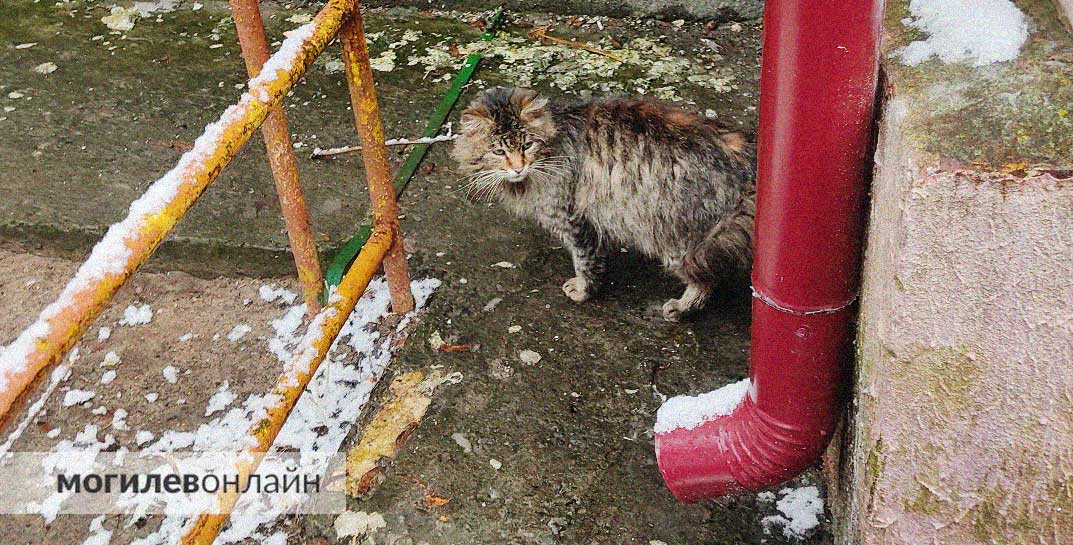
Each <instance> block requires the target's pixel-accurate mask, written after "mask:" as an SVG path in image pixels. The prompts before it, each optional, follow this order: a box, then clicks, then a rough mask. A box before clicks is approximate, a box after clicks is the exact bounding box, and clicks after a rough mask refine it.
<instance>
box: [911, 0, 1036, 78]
mask: <svg viewBox="0 0 1073 545" xmlns="http://www.w3.org/2000/svg"><path fill="white" fill-rule="evenodd" d="M909 13H910V17H908V18H906V19H904V20H903V21H902V22H903V23H904V24H905V25H906V26H909V27H912V28H915V29H917V30H920V31H921V32H923V33H925V34H927V35H928V37H927V38H926V39H924V40H918V41H915V42H912V43H910V44H909V45H908V46H906V47H905V48H904V49H903V50H902V51H901V56H902V61H903V62H905V64H908V65H910V66H916V65H918V64H920V63H922V62H924V61H926V60H928V59H930V58H931V57H938V59H939V60H940V61H942V62H946V63H952V62H962V61H971V63H972V65H973V66H984V65H987V64H991V63H994V62H1003V61H1009V60H1013V59H1015V58H1017V54H1018V52H1019V51H1020V50H1021V46H1022V45H1023V44H1024V43H1025V40H1026V39H1028V20H1027V19H1026V18H1025V15H1024V13H1021V10H1019V9H1017V6H1015V5H1013V2H1010V1H1009V0H911V1H910V2H909Z"/></svg>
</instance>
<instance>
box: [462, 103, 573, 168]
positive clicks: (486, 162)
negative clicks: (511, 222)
mask: <svg viewBox="0 0 1073 545" xmlns="http://www.w3.org/2000/svg"><path fill="white" fill-rule="evenodd" d="M547 103H548V101H547V99H546V98H544V97H542V96H540V95H539V94H537V93H536V92H534V91H530V90H527V89H494V90H491V91H488V92H487V93H485V94H484V95H482V96H481V97H479V98H477V99H476V100H475V101H473V103H471V104H470V105H469V107H468V108H466V110H465V111H463V112H462V119H461V122H462V135H461V137H460V138H459V139H458V140H456V141H455V145H454V148H453V150H452V155H453V156H454V158H455V159H456V160H457V161H458V163H459V167H460V169H461V170H462V172H463V173H465V174H468V175H470V176H471V177H472V178H473V179H474V180H475V181H476V180H480V182H479V183H480V184H481V185H482V186H489V187H491V186H492V185H496V186H498V185H501V184H521V183H525V182H527V181H529V180H530V179H531V178H534V177H539V176H541V175H543V174H547V173H548V172H549V171H548V169H547V168H544V167H546V166H548V165H547V164H543V163H542V161H543V160H545V159H547V158H548V155H549V153H548V147H547V146H548V141H549V140H550V139H551V138H552V137H553V136H554V135H555V126H554V122H553V121H552V118H551V115H550V114H549V113H548V112H547V108H546V106H547Z"/></svg>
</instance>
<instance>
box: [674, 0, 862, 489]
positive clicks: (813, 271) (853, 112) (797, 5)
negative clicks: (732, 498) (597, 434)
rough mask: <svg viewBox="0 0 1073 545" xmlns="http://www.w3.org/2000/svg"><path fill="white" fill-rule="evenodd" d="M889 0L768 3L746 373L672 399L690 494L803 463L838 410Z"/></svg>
mask: <svg viewBox="0 0 1073 545" xmlns="http://www.w3.org/2000/svg"><path fill="white" fill-rule="evenodd" d="M882 12H883V2H882V0H850V1H843V2H821V1H795V0H768V1H767V3H766V5H765V10H764V52H763V62H762V64H761V79H760V133H759V142H758V146H759V149H758V155H759V164H758V169H759V170H758V179H757V213H756V238H755V240H756V248H755V257H754V261H753V277H752V282H753V305H752V345H751V346H752V348H751V353H750V370H749V379H748V380H747V381H742V382H741V383H738V384H732V385H730V386H726V387H724V388H722V389H720V390H716V391H715V392H712V393H710V394H705V395H703V396H698V397H679V398H674V399H671V400H668V402H667V403H666V404H664V406H663V407H661V408H660V412H659V414H658V415H657V418H656V426H655V432H656V459H657V460H658V461H659V468H660V471H661V472H662V473H663V478H664V480H665V481H666V483H667V486H668V488H670V490H671V492H673V493H674V495H675V496H676V497H677V498H678V499H680V500H682V501H685V502H692V501H696V500H699V499H704V498H713V497H717V496H721V495H724V494H728V493H733V492H737V491H743V490H750V491H757V490H761V489H764V488H768V487H771V486H775V485H778V484H780V483H782V482H784V481H786V480H788V479H790V478H792V477H794V476H796V475H797V474H798V473H800V472H801V471H803V470H805V469H807V468H808V467H809V466H811V465H812V464H813V463H815V461H816V460H817V459H818V458H819V456H820V454H821V453H822V452H823V449H824V448H825V447H826V445H827V443H828V441H829V440H830V437H831V433H832V431H833V430H834V427H835V424H836V423H837V419H838V416H839V413H840V412H841V409H840V408H841V402H840V401H841V394H842V385H843V381H844V380H845V378H846V377H845V375H844V370H845V368H846V366H845V363H846V362H847V358H848V357H849V351H848V348H849V346H850V341H851V335H852V326H851V323H850V322H851V318H852V315H853V312H854V309H853V303H854V301H855V300H856V296H857V281H858V270H859V266H860V254H861V248H860V246H861V230H862V223H863V222H862V211H863V208H864V200H865V199H864V197H865V191H866V187H865V177H866V176H867V174H868V173H869V171H870V168H871V158H870V157H869V156H868V151H869V144H870V139H871V131H872V126H873V123H872V122H873V114H874V112H873V107H874V103H875V96H876V95H875V93H876V80H877V71H878V55H879V34H880V24H881V17H882Z"/></svg>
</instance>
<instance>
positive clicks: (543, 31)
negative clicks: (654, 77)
mask: <svg viewBox="0 0 1073 545" xmlns="http://www.w3.org/2000/svg"><path fill="white" fill-rule="evenodd" d="M550 28H551V27H541V28H534V29H533V30H530V31H529V37H530V38H532V39H534V40H541V41H548V42H552V43H557V44H559V45H565V46H566V47H572V48H574V49H581V50H583V51H588V52H589V53H595V54H597V55H603V56H605V57H607V58H609V59H611V60H615V61H618V62H626V59H623V58H622V57H619V56H618V55H616V54H614V53H611V52H610V51H605V50H603V49H600V48H599V47H593V46H591V45H589V44H586V43H582V42H579V41H577V40H564V39H563V38H556V37H555V36H548V30H549V29H550Z"/></svg>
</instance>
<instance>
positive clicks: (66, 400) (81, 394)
mask: <svg viewBox="0 0 1073 545" xmlns="http://www.w3.org/2000/svg"><path fill="white" fill-rule="evenodd" d="M96 396H97V392H93V391H90V390H79V389H77V388H76V389H73V390H67V393H66V394H64V395H63V406H64V407H71V406H74V405H81V404H83V403H85V402H87V401H89V400H91V399H93V398H94V397H96Z"/></svg>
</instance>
